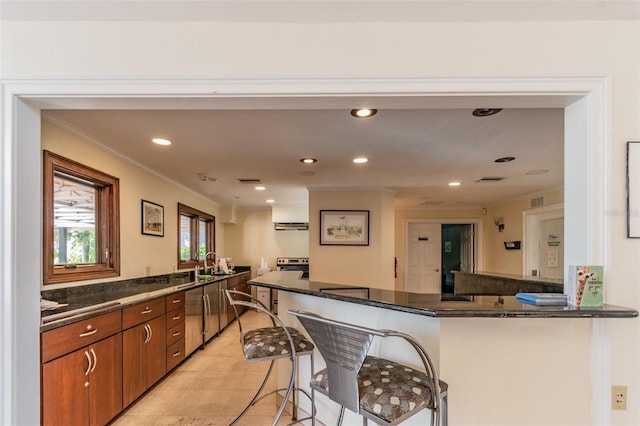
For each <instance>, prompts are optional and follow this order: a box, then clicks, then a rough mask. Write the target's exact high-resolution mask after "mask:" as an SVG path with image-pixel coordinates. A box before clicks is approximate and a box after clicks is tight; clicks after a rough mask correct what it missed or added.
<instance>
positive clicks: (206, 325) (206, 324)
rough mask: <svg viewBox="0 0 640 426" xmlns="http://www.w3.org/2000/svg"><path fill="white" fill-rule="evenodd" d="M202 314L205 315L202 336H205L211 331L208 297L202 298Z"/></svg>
mask: <svg viewBox="0 0 640 426" xmlns="http://www.w3.org/2000/svg"><path fill="white" fill-rule="evenodd" d="M202 312H203V313H204V330H202V334H205V333H206V332H207V331H209V314H208V309H207V295H206V294H205V295H204V296H202Z"/></svg>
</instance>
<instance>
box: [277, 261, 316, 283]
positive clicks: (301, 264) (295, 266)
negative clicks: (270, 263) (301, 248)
mask: <svg viewBox="0 0 640 426" xmlns="http://www.w3.org/2000/svg"><path fill="white" fill-rule="evenodd" d="M276 267H277V268H278V271H302V278H309V258H308V257H277V258H276Z"/></svg>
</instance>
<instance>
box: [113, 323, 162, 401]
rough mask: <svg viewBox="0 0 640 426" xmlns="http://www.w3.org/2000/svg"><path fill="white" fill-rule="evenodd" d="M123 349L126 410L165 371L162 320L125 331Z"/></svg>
mask: <svg viewBox="0 0 640 426" xmlns="http://www.w3.org/2000/svg"><path fill="white" fill-rule="evenodd" d="M122 347H123V350H122V353H123V360H122V363H123V365H122V378H123V382H122V388H123V389H122V398H123V404H124V406H125V407H127V406H128V405H129V404H131V403H132V402H133V401H135V400H136V399H137V398H138V397H139V396H140V395H142V393H143V392H144V391H146V390H147V389H148V388H149V387H150V386H151V385H153V384H154V383H155V382H157V381H158V380H160V379H161V378H162V377H163V376H164V374H165V373H166V371H167V370H166V368H167V366H166V356H167V355H166V354H167V352H166V351H167V347H166V326H165V316H164V315H162V316H160V317H157V318H155V319H153V320H151V321H149V322H146V323H144V324H140V325H138V326H136V327H133V328H130V329H128V330H126V331H124V332H123V333H122Z"/></svg>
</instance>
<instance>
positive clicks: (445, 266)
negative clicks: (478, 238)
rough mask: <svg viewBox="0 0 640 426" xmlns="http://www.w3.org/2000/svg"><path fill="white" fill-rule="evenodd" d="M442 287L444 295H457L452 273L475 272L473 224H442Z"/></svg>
mask: <svg viewBox="0 0 640 426" xmlns="http://www.w3.org/2000/svg"><path fill="white" fill-rule="evenodd" d="M441 226H442V264H441V265H442V266H441V270H442V285H441V292H442V294H443V295H445V294H448V295H453V294H454V293H455V279H454V278H455V277H454V274H453V272H452V271H464V272H473V271H474V270H475V225H474V224H473V223H453V224H448V223H447V224H442V225H441Z"/></svg>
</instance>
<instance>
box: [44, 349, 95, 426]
mask: <svg viewBox="0 0 640 426" xmlns="http://www.w3.org/2000/svg"><path fill="white" fill-rule="evenodd" d="M91 357H92V355H91V352H90V351H89V348H85V349H79V350H77V351H75V352H72V353H70V354H68V355H65V356H63V357H60V358H57V359H55V360H53V361H50V362H47V363H46V364H44V365H43V366H42V424H43V425H44V426H50V425H64V426H66V425H84V424H87V423H88V421H89V374H90V370H91V362H92V360H91Z"/></svg>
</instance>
